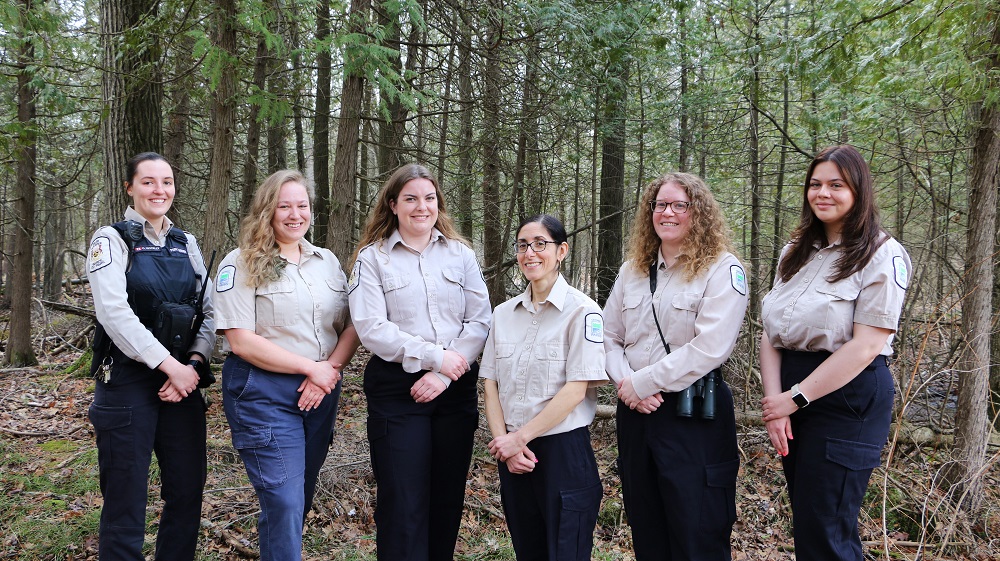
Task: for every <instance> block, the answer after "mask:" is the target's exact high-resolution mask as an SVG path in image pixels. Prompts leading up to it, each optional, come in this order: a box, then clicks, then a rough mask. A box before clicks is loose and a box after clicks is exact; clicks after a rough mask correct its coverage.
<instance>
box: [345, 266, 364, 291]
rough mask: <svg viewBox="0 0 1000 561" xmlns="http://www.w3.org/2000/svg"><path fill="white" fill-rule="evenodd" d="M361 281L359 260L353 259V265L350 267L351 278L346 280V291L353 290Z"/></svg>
mask: <svg viewBox="0 0 1000 561" xmlns="http://www.w3.org/2000/svg"><path fill="white" fill-rule="evenodd" d="M360 282H361V261H359V260H355V261H354V267H352V268H351V278H350V279H349V280H348V281H347V293H348V294H350V293H352V292H354V289H355V288H357V287H358V284H359V283H360Z"/></svg>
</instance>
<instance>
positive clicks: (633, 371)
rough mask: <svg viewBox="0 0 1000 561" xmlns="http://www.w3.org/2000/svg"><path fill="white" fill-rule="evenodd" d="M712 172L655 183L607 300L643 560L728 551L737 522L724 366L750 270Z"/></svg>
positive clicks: (628, 506)
mask: <svg viewBox="0 0 1000 561" xmlns="http://www.w3.org/2000/svg"><path fill="white" fill-rule="evenodd" d="M732 251H733V250H732V245H731V243H730V241H729V235H728V228H727V227H726V223H725V219H724V217H723V215H722V210H721V209H720V208H719V205H718V204H717V203H716V201H715V198H714V197H713V196H712V193H711V191H709V188H708V186H707V185H706V184H705V182H704V181H703V180H702V179H701V178H699V177H697V176H695V175H691V174H687V173H668V174H666V175H664V176H662V177H660V178H658V179H656V180H654V181H653V182H652V183H650V184H649V186H648V187H647V188H646V190H645V192H644V193H643V196H642V201H641V202H640V204H639V208H638V210H637V212H636V216H635V219H634V221H633V223H632V233H631V237H630V240H629V248H628V260H627V261H626V262H625V264H624V265H622V267H621V270H620V272H619V274H618V279H617V280H616V281H615V285H614V288H612V290H611V294H610V295H609V296H608V301H607V303H606V305H605V307H604V321H605V337H604V346H605V348H606V350H607V370H608V375H609V376H610V377H611V379H612V380H613V381H614V382H615V384H616V385H617V386H618V398H619V402H618V422H617V427H618V454H619V458H618V462H619V474H620V476H621V481H622V491H623V493H624V499H625V512H626V515H627V517H628V523H629V526H631V528H632V544H633V548H634V550H635V557H636V559H637V560H638V561H649V560H660V559H663V560H671V561H681V560H702V559H703V560H728V559H731V556H732V553H731V549H730V545H729V538H730V535H731V534H732V527H733V523H734V522H735V521H736V473H737V471H738V470H739V455H738V451H737V448H736V419H735V414H734V411H733V397H732V393H731V392H730V390H729V387H728V386H727V385H726V383H725V381H724V380H723V379H722V374H721V372H720V370H719V367H720V366H721V365H722V363H723V362H724V361H725V360H726V359H727V358H729V355H730V353H732V351H733V348H734V347H735V346H736V338H737V336H738V335H739V332H740V326H741V325H742V322H743V314H744V313H745V312H746V308H747V279H746V274H745V273H744V271H743V267H742V266H741V265H740V261H739V259H737V258H736V256H735V255H733V253H732Z"/></svg>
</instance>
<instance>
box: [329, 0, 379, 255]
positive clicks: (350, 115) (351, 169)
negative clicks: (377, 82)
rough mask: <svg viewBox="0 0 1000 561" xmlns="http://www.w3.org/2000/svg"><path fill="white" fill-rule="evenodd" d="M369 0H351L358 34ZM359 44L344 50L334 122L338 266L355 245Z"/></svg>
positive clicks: (361, 90)
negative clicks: (335, 130)
mask: <svg viewBox="0 0 1000 561" xmlns="http://www.w3.org/2000/svg"><path fill="white" fill-rule="evenodd" d="M370 10H371V0H352V1H351V12H350V23H349V26H350V28H351V30H352V32H353V33H360V30H363V29H364V28H365V27H366V25H367V22H368V15H369V11H370ZM361 49H362V47H361V46H360V45H352V46H351V47H349V48H348V49H347V50H346V51H345V52H344V84H343V87H342V88H341V95H340V121H339V122H338V123H337V153H336V159H335V160H334V165H333V193H332V196H331V200H330V227H329V229H328V230H327V244H326V245H327V247H329V248H330V249H331V250H332V251H333V252H334V253H335V254H337V255H338V256H341V257H342V259H343V261H341V265H342V266H344V267H345V268H347V267H349V266H350V265H351V264H350V263H348V262H347V261H346V259H347V256H349V255H351V253H352V250H353V248H354V236H353V232H354V198H355V194H356V190H357V187H356V186H357V180H356V178H357V174H358V173H357V165H358V146H359V142H360V134H361V108H362V105H363V102H364V96H365V79H364V68H363V67H362V65H363V64H364V57H363V55H362V52H361Z"/></svg>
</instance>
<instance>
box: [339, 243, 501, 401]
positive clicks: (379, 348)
mask: <svg viewBox="0 0 1000 561" xmlns="http://www.w3.org/2000/svg"><path fill="white" fill-rule="evenodd" d="M349 290H350V301H351V317H352V318H353V319H354V327H355V328H356V329H357V330H358V337H359V338H360V339H361V343H362V344H363V345H364V346H365V347H366V348H367V349H368V350H370V351H371V352H373V353H375V354H376V355H378V356H379V357H381V358H382V359H383V360H386V361H389V362H398V363H401V364H402V366H403V370H405V371H406V372H419V371H421V370H429V371H431V372H438V371H439V370H441V360H442V359H443V357H444V351H445V349H448V350H452V351H455V352H457V353H459V354H461V355H462V356H463V357H465V359H466V360H467V361H469V363H470V364H471V363H472V362H473V361H475V360H476V359H477V358H479V354H480V353H481V352H482V350H483V345H484V344H485V342H486V335H487V333H489V329H490V299H489V294H488V293H487V292H486V281H485V280H483V273H482V270H480V268H479V263H478V262H477V261H476V255H475V253H474V252H473V251H472V249H471V248H469V247H468V246H466V245H465V244H463V243H462V242H460V241H457V240H449V239H448V238H446V237H444V235H442V234H441V232H439V231H438V230H437V229H434V230H433V232H432V233H431V242H430V244H429V245H428V246H427V247H425V248H424V250H423V251H417V250H415V249H413V248H411V247H409V246H407V245H406V244H405V243H404V242H403V239H402V238H401V237H400V235H399V232H398V231H396V232H393V233H392V235H391V236H389V238H388V239H386V240H383V241H381V242H376V243H373V244H370V245H368V246H367V247H365V248H363V249H362V250H361V252H360V253H359V254H358V260H357V262H355V264H354V268H353V269H352V272H351V282H350V288H349ZM439 378H441V379H442V381H444V382H445V383H446V384H447V383H449V382H450V380H449V379H448V378H446V377H445V376H444V375H439Z"/></svg>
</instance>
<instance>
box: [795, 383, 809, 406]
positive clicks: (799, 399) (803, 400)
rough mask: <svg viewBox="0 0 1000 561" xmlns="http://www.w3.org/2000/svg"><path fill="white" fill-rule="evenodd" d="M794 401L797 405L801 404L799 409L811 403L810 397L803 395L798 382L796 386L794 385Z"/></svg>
mask: <svg viewBox="0 0 1000 561" xmlns="http://www.w3.org/2000/svg"><path fill="white" fill-rule="evenodd" d="M792 401H794V402H795V405H798V406H799V409H802V408H804V407H805V406H806V405H809V398H807V397H806V396H804V395H802V392H801V391H799V385H798V384H795V385H794V386H792Z"/></svg>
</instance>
